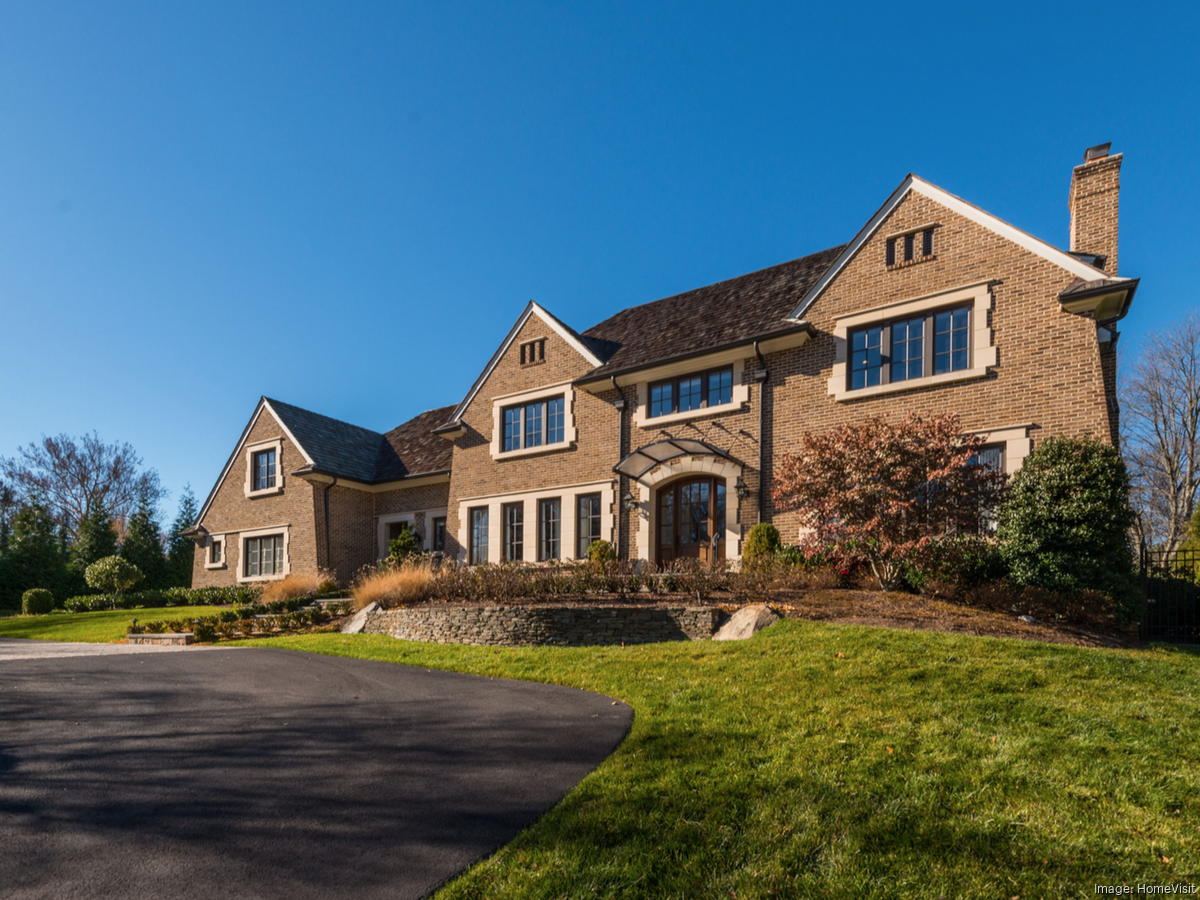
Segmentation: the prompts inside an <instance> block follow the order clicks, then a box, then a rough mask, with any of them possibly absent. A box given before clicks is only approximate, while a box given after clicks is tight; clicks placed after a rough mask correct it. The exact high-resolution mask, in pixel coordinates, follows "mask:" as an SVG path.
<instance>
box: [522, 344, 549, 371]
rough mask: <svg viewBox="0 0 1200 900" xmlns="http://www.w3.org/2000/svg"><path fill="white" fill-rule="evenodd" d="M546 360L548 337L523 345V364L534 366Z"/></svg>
mask: <svg viewBox="0 0 1200 900" xmlns="http://www.w3.org/2000/svg"><path fill="white" fill-rule="evenodd" d="M545 361H546V339H545V338H538V339H537V340H533V341H526V342H525V343H523V344H522V345H521V365H523V366H532V365H536V364H537V363H542V362H545Z"/></svg>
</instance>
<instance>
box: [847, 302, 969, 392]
mask: <svg viewBox="0 0 1200 900" xmlns="http://www.w3.org/2000/svg"><path fill="white" fill-rule="evenodd" d="M970 335H971V307H970V306H959V307H955V308H953V309H946V310H939V311H935V312H932V313H928V314H926V315H921V316H915V317H912V318H906V319H897V320H896V321H894V322H885V323H882V324H879V325H872V326H869V327H866V328H858V329H855V330H854V331H851V332H850V365H849V389H850V390H852V391H855V390H860V389H862V388H868V387H875V386H876V385H881V384H895V383H897V382H901V381H911V380H913V379H916V378H924V377H926V376H928V375H942V374H945V373H947V372H959V371H963V370H965V369H969V368H970V367H971V360H970V356H971V353H970Z"/></svg>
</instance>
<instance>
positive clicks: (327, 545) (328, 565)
mask: <svg viewBox="0 0 1200 900" xmlns="http://www.w3.org/2000/svg"><path fill="white" fill-rule="evenodd" d="M337 482H338V480H337V476H336V475H334V476H333V481H331V482H330V483H329V484H327V485H325V565H326V566H327V567H329V568H332V566H331V565H330V562H329V489H330V488H331V487H333V486H334V485H335V484H337Z"/></svg>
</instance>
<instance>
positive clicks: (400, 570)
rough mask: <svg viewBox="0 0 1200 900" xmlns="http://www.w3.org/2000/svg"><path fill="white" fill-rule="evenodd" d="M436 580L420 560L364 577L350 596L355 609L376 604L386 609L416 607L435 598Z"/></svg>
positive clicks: (366, 573) (382, 569)
mask: <svg viewBox="0 0 1200 900" xmlns="http://www.w3.org/2000/svg"><path fill="white" fill-rule="evenodd" d="M435 578H436V576H435V575H434V573H433V571H432V569H431V568H430V566H429V564H428V563H426V562H424V561H420V560H418V561H414V562H407V563H403V564H401V565H398V566H385V567H383V568H381V569H378V570H368V571H366V572H364V573H363V574H362V575H360V576H359V578H358V579H357V580H356V581H355V582H354V584H353V586H352V587H351V588H350V596H351V597H353V598H354V608H355V609H362V608H363V607H365V606H369V605H370V604H372V603H378V604H379V605H380V606H382V607H383V608H384V609H396V608H398V607H402V606H412V605H413V604H414V603H423V602H424V601H426V600H429V599H430V598H431V597H432V596H433V592H434V580H435Z"/></svg>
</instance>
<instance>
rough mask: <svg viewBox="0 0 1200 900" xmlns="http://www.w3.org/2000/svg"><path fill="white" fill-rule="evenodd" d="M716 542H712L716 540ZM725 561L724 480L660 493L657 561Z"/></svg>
mask: <svg viewBox="0 0 1200 900" xmlns="http://www.w3.org/2000/svg"><path fill="white" fill-rule="evenodd" d="M714 536H715V537H716V540H715V541H714V540H713V537H714ZM724 558H725V480H724V479H722V478H711V477H707V476H704V477H700V478H688V479H686V480H684V481H677V482H675V483H674V484H672V485H668V486H667V487H664V488H660V489H659V491H658V561H659V563H668V562H671V561H672V560H676V559H698V560H701V561H702V562H712V561H714V560H722V559H724Z"/></svg>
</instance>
